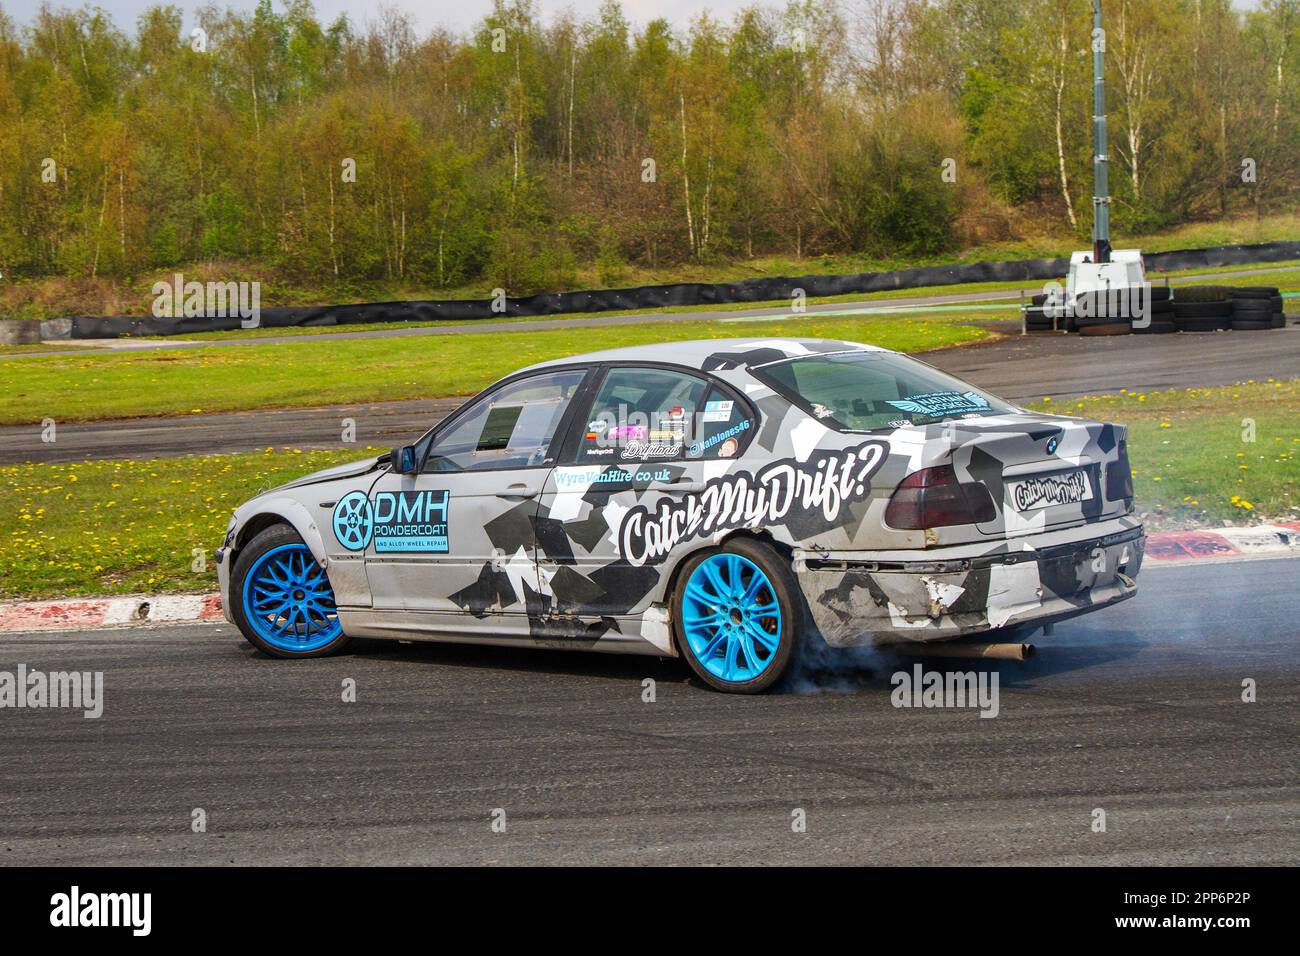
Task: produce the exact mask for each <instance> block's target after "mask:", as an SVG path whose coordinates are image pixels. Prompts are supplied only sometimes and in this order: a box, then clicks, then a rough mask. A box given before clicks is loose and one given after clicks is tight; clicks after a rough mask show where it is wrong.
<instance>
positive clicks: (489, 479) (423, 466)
mask: <svg viewBox="0 0 1300 956" xmlns="http://www.w3.org/2000/svg"><path fill="white" fill-rule="evenodd" d="M586 376H587V371H586V370H585V369H581V368H578V369H560V370H555V371H545V372H537V373H534V374H531V375H526V376H523V377H520V378H515V379H510V380H508V381H506V382H505V383H503V384H502V385H500V386H498V387H497V388H494V389H492V390H491V391H490V392H487V393H485V394H483V395H481V396H480V397H478V398H477V399H475V400H474V401H473V402H471V403H470V404H468V405H466V406H465V407H464V408H462V409H461V410H460V411H459V412H457V413H456V414H455V415H454V416H453V417H452V418H450V419H449V420H448V421H447V422H445V423H444V424H443V425H441V426H439V428H438V429H437V430H435V432H434V433H433V434H432V436H430V438H429V440H428V442H427V448H424V449H419V450H420V451H421V452H423V454H422V455H421V456H419V457H420V459H421V460H420V462H419V464H420V467H419V469H418V470H417V471H415V472H414V473H410V474H396V473H394V472H392V471H390V472H388V473H386V474H385V475H383V476H382V477H381V478H380V479H379V480H378V481H377V482H376V483H375V485H374V487H373V489H372V490H371V493H370V502H369V505H370V509H371V510H370V524H371V527H370V530H369V534H370V540H369V543H368V544H367V546H366V549H365V559H366V571H367V576H368V578H369V581H370V587H371V591H372V594H373V596H374V607H375V608H376V609H377V610H379V609H385V610H397V611H405V612H410V614H411V615H412V621H413V622H414V624H415V626H418V627H429V628H431V629H438V630H451V631H473V630H479V629H481V628H482V627H483V625H484V623H485V622H486V623H488V624H489V625H491V626H492V627H494V628H495V629H498V630H500V631H503V632H524V633H527V631H528V619H527V616H528V613H529V611H530V609H531V610H533V611H536V595H537V590H538V581H537V565H536V553H535V551H536V539H535V534H534V521H535V519H536V516H537V507H538V502H539V498H540V495H541V492H542V489H543V486H544V483H545V481H546V477H547V475H548V474H549V472H550V470H551V467H552V465H553V464H554V458H555V453H556V451H557V450H558V448H559V446H560V444H561V443H562V439H563V436H564V429H565V428H566V427H567V426H566V419H567V416H568V414H569V411H570V409H571V407H572V403H573V399H574V397H575V396H576V395H577V394H578V392H579V391H580V389H581V388H582V384H583V381H584V380H585V378H586ZM417 447H418V446H417Z"/></svg>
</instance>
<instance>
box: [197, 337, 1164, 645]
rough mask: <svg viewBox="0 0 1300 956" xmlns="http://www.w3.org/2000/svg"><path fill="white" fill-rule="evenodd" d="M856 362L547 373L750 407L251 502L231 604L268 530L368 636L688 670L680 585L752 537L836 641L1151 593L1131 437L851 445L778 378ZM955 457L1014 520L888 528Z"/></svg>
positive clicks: (1030, 616) (908, 634)
mask: <svg viewBox="0 0 1300 956" xmlns="http://www.w3.org/2000/svg"><path fill="white" fill-rule="evenodd" d="M860 349H866V350H871V351H876V350H874V349H872V348H871V347H870V346H864V345H860V344H857V343H848V342H838V341H826V340H790V339H777V340H771V341H764V340H730V341H725V340H723V341H710V342H688V343H672V344H671V345H663V346H645V347H638V348H633V349H620V350H613V351H610V352H606V353H594V354H592V355H589V356H583V357H582V358H581V360H568V361H563V362H556V363H547V364H544V365H542V366H537V367H535V368H536V369H537V370H539V371H541V370H551V369H567V368H575V367H581V368H593V369H594V368H596V367H598V366H600V365H603V364H605V363H636V362H654V363H671V364H673V365H678V366H683V367H684V368H686V369H689V370H691V371H693V372H694V373H695V374H697V375H700V376H702V377H704V378H706V379H710V380H712V381H715V382H720V383H723V384H724V385H725V386H726V387H728V388H729V389H730V390H731V391H732V392H733V393H734V394H735V395H736V396H737V398H738V400H740V403H741V404H742V405H744V406H745V409H744V414H743V418H744V422H745V424H744V426H743V428H739V427H738V431H737V444H736V451H735V453H734V456H733V457H729V458H714V459H705V460H692V459H691V458H689V457H680V458H677V459H676V460H672V461H644V462H637V461H632V462H628V461H619V462H617V463H614V462H611V463H609V464H592V463H590V462H588V463H583V464H576V463H565V462H563V461H561V462H559V463H556V464H554V465H544V466H540V467H535V468H529V469H520V470H516V471H513V472H508V473H506V472H450V473H423V474H407V475H398V474H394V473H391V472H390V471H389V469H388V468H387V466H386V465H384V464H379V463H376V462H375V461H373V460H370V461H367V462H361V463H358V464H357V465H354V466H344V467H342V468H338V469H332V470H331V471H327V472H322V473H320V474H317V475H313V476H309V477H308V478H304V479H302V480H300V481H298V482H294V483H292V484H290V485H287V486H284V487H282V488H278V489H275V490H274V491H271V492H268V493H267V494H265V495H262V496H260V497H258V498H255V499H253V500H252V501H250V502H248V503H246V504H244V505H243V506H241V507H240V508H239V509H238V511H237V512H236V514H235V518H234V519H233V521H232V527H231V530H230V532H229V534H228V536H227V541H226V545H225V547H224V548H223V559H222V560H220V561H219V565H218V566H219V574H220V576H221V586H222V593H223V595H225V597H226V604H227V606H229V604H230V602H231V601H232V600H233V599H235V597H236V596H235V595H232V594H231V593H230V578H231V570H232V567H233V565H234V562H235V559H236V557H237V554H238V551H239V549H240V548H242V547H243V546H245V545H246V544H247V543H248V541H249V540H251V537H252V536H253V534H255V533H256V531H257V530H259V529H260V528H261V527H263V526H264V525H265V523H266V522H267V521H272V520H282V521H286V522H288V523H290V524H292V525H293V526H294V527H295V528H296V529H297V531H298V533H299V534H300V535H301V536H302V537H303V539H304V541H306V542H307V544H308V546H309V547H310V548H311V549H312V552H313V554H314V555H315V556H316V558H317V560H319V561H320V562H321V563H322V564H323V566H324V567H325V568H326V570H327V572H328V574H329V578H330V582H331V584H332V585H333V587H334V590H335V594H336V598H337V601H338V604H339V609H340V616H341V618H342V621H343V625H344V629H345V631H347V632H348V633H350V634H353V635H355V636H377V637H398V638H405V639H417V640H418V639H426V640H467V641H482V642H485V643H502V644H517V645H539V644H540V645H547V646H557V647H574V648H591V649H596V650H612V651H622V652H633V653H648V654H659V655H669V656H673V655H675V654H676V653H677V651H676V648H675V646H674V642H673V637H672V624H671V613H670V599H671V594H672V588H673V586H674V583H675V578H674V572H675V571H676V569H677V568H678V567H680V565H681V564H682V562H683V561H684V560H685V559H687V558H688V557H689V556H691V555H692V554H694V553H696V552H697V551H699V550H700V549H703V548H710V547H716V546H718V545H720V544H722V543H723V542H724V541H725V540H726V539H727V538H728V537H730V536H732V535H737V534H741V535H749V536H757V537H759V538H761V539H763V540H765V541H767V542H769V543H771V544H772V545H773V546H774V547H775V548H776V549H777V550H778V551H779V552H780V553H781V554H782V555H783V557H784V559H785V560H789V561H790V562H791V565H792V568H793V570H794V574H795V579H796V580H797V582H798V584H799V586H800V588H801V589H802V591H803V595H804V597H805V599H806V602H807V605H808V608H809V610H810V612H811V618H812V620H813V622H814V623H815V625H816V627H817V629H818V630H819V631H820V632H821V634H822V636H823V638H824V639H825V640H826V641H827V642H828V643H830V644H832V645H847V644H854V643H861V642H867V641H878V642H889V641H909V640H910V641H928V640H947V639H951V638H954V637H958V636H962V635H966V634H973V633H978V632H980V631H985V630H988V629H990V628H997V627H1003V626H1010V625H1016V624H1026V623H1031V622H1044V621H1049V620H1057V619H1060V618H1063V617H1068V616H1071V615H1073V614H1078V613H1082V612H1084V611H1088V610H1091V609H1094V608H1097V607H1100V606H1103V605H1106V604H1109V603H1113V602H1115V601H1118V600H1122V599H1124V598H1127V597H1129V596H1131V595H1132V594H1133V593H1134V592H1135V589H1136V585H1135V583H1134V579H1135V577H1136V575H1137V572H1138V569H1139V567H1140V565H1141V560H1142V545H1143V537H1142V529H1141V525H1140V523H1139V522H1137V521H1136V520H1135V519H1134V518H1132V517H1131V516H1130V513H1131V510H1132V508H1131V501H1130V500H1128V499H1121V500H1118V501H1110V500H1108V499H1107V498H1106V495H1105V488H1106V486H1107V482H1106V481H1105V469H1106V466H1107V465H1108V464H1109V463H1112V462H1114V461H1116V460H1117V456H1118V449H1119V446H1120V442H1121V441H1122V440H1123V438H1124V429H1123V428H1122V427H1121V426H1116V425H1109V424H1103V423H1100V422H1093V421H1086V420H1081V419H1074V418H1066V417H1061V416H1053V415H1043V414H1035V413H1028V412H1024V411H1021V410H1015V411H1013V412H1012V413H1008V414H999V415H988V416H980V417H971V418H966V419H961V420H958V421H951V420H950V421H946V422H943V423H942V424H937V425H927V426H921V427H917V426H907V427H899V428H895V429H893V430H885V431H880V432H871V433H850V432H845V431H840V430H837V429H836V428H833V427H829V426H828V425H827V424H826V423H824V422H823V421H822V420H820V419H819V418H818V417H816V416H815V415H814V414H812V413H811V412H809V411H806V410H804V409H803V408H801V407H797V406H796V405H795V404H792V403H791V401H789V400H787V398H785V397H783V396H782V395H780V394H778V393H777V391H775V390H774V389H773V388H772V387H771V386H769V385H768V384H765V381H764V379H763V378H762V376H761V369H762V366H764V365H766V364H769V363H774V362H781V361H784V360H786V359H788V358H791V357H795V356H801V355H809V354H816V353H833V352H843V351H849V350H860ZM756 369H757V370H759V371H758V373H757V374H756V372H755V370H756ZM1049 449H1050V450H1049ZM943 464H951V465H952V466H953V468H954V469H955V470H956V472H957V475H958V476H959V477H960V479H961V480H962V481H963V482H980V483H983V484H984V485H985V486H986V487H987V488H988V489H989V492H990V494H991V496H992V498H993V500H994V502H995V503H996V505H997V507H996V516H995V517H994V518H993V519H992V520H990V521H988V522H986V523H983V524H979V525H958V526H950V527H940V528H934V529H927V530H899V529H894V528H891V527H889V526H888V525H887V523H886V521H885V509H886V506H887V504H888V502H889V498H890V495H891V493H892V492H893V491H894V489H895V488H896V487H897V486H898V484H899V482H900V481H902V480H903V479H904V478H905V477H907V476H908V475H910V474H912V473H914V472H916V471H917V470H919V469H922V468H926V467H931V466H936V465H943ZM1081 470H1082V471H1083V472H1086V473H1087V474H1088V475H1089V480H1090V487H1091V489H1092V490H1093V494H1092V496H1091V497H1090V498H1089V499H1088V500H1084V501H1081V502H1078V503H1072V504H1048V505H1047V506H1042V507H1036V508H1034V509H1033V510H1020V509H1018V508H1017V507H1015V506H1014V503H1013V501H1012V498H1013V497H1014V496H1015V495H1020V496H1022V497H1024V496H1030V497H1032V496H1033V495H1036V494H1041V493H1042V492H1041V490H1040V489H1039V488H1038V486H1037V485H1036V484H1035V482H1036V481H1037V480H1038V478H1037V476H1041V475H1044V474H1047V475H1052V474H1058V473H1063V474H1070V473H1077V472H1079V471H1081ZM620 474H621V475H622V476H623V477H619V475H620ZM349 496H352V497H351V498H350V497H349ZM349 508H360V509H361V510H362V511H363V512H366V513H367V514H369V516H370V520H371V521H372V523H373V525H374V527H375V528H379V527H380V526H381V522H380V520H379V519H380V518H381V517H382V512H383V511H384V510H385V509H388V510H392V509H394V508H396V509H400V510H403V511H404V513H408V515H407V516H408V517H411V518H412V521H417V520H423V521H424V522H425V523H424V524H419V525H412V527H419V528H421V529H422V530H423V531H424V532H428V533H427V534H424V536H423V537H422V538H420V539H419V540H420V541H421V542H423V543H424V544H425V545H427V546H428V548H429V549H428V550H426V551H424V552H412V551H389V552H385V551H384V548H385V547H398V546H400V547H406V545H405V544H401V545H393V544H392V543H391V542H389V543H386V541H385V539H382V538H380V536H379V535H378V534H377V533H376V534H375V537H374V539H373V540H369V541H368V543H366V544H365V546H364V547H361V548H358V547H357V545H358V544H359V543H360V539H359V538H356V537H355V534H356V529H355V528H350V527H349V526H348V521H349V520H351V519H350V518H349V512H348V509H349ZM439 529H440V533H439ZM361 537H362V538H364V537H365V535H362V536H361ZM439 549H442V550H439ZM227 614H229V612H227Z"/></svg>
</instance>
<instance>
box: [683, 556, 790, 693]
mask: <svg viewBox="0 0 1300 956" xmlns="http://www.w3.org/2000/svg"><path fill="white" fill-rule="evenodd" d="M800 608H801V605H800V604H799V594H798V585H797V584H796V583H795V581H794V576H793V574H792V573H791V570H790V566H789V563H788V562H785V561H783V560H782V559H781V557H780V556H779V555H778V554H777V553H776V552H775V551H773V550H772V549H771V548H769V547H767V546H766V545H763V544H761V543H759V542H756V541H750V540H746V539H743V538H742V539H738V540H735V541H729V542H727V544H726V545H725V546H723V547H721V548H715V549H710V550H708V551H704V552H701V553H699V554H696V555H692V556H691V557H690V558H688V559H687V562H686V564H685V566H684V567H683V568H682V572H681V574H680V575H679V577H678V584H677V589H676V591H675V593H674V595H673V623H674V626H675V628H676V635H677V643H678V646H679V648H680V649H681V652H682V656H683V657H685V658H686V661H687V663H689V664H690V666H691V669H692V670H693V671H695V673H696V675H697V676H698V677H699V678H700V679H701V680H702V681H704V682H705V683H706V684H708V685H709V686H710V687H713V688H715V689H716V690H721V691H727V692H729V693H733V694H757V693H759V692H761V691H764V690H767V689H768V688H769V687H771V686H772V685H773V684H775V683H776V682H777V681H778V680H780V679H781V676H782V675H783V674H784V673H785V671H786V668H787V667H789V665H790V659H791V657H792V655H793V653H794V649H795V643H796V641H797V640H798V638H799V630H800V620H801V615H800V613H799V612H800Z"/></svg>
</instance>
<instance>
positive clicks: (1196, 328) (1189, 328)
mask: <svg viewBox="0 0 1300 956" xmlns="http://www.w3.org/2000/svg"><path fill="white" fill-rule="evenodd" d="M1230 322H1231V320H1230V319H1226V318H1224V319H1178V320H1176V321H1175V322H1174V325H1176V326H1177V327H1178V331H1179V332H1218V331H1220V330H1221V329H1226V328H1227V327H1228V325H1229V324H1230Z"/></svg>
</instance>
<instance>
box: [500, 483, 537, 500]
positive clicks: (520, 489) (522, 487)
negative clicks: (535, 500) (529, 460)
mask: <svg viewBox="0 0 1300 956" xmlns="http://www.w3.org/2000/svg"><path fill="white" fill-rule="evenodd" d="M536 494H537V486H536V485H530V484H528V482H526V481H516V482H515V483H514V484H513V485H507V486H506V490H505V491H503V492H501V493H500V494H499V495H497V497H498V498H532V497H534V496H535V495H536Z"/></svg>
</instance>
